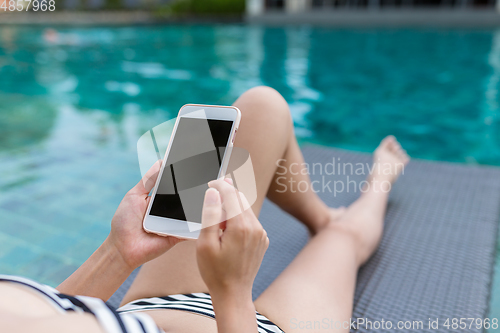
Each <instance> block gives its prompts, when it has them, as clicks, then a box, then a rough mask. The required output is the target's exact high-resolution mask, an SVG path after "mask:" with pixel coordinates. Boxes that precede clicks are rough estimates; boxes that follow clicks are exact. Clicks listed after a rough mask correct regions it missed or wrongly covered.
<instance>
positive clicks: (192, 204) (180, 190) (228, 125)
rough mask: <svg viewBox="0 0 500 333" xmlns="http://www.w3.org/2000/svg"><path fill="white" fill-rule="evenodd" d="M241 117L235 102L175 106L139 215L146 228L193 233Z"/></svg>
mask: <svg viewBox="0 0 500 333" xmlns="http://www.w3.org/2000/svg"><path fill="white" fill-rule="evenodd" d="M240 119H241V112H240V110H238V108H236V107H234V106H216V105H197V104H187V105H184V106H183V107H182V108H181V109H180V111H179V115H178V116H177V119H176V122H175V125H174V128H173V131H172V135H171V136H170V142H169V144H168V147H167V151H166V153H165V157H164V159H163V163H162V165H161V169H160V172H159V174H158V179H157V180H156V184H155V187H154V189H153V191H152V193H151V200H150V202H149V206H148V209H147V211H146V215H145V216H144V222H143V227H144V230H145V231H146V232H150V233H155V234H159V235H163V236H175V237H178V238H184V239H196V238H198V236H199V233H200V229H201V212H202V208H203V200H204V196H205V191H206V190H207V189H208V184H207V183H208V182H209V181H211V180H215V179H218V178H220V177H221V176H224V175H225V172H226V169H227V165H228V162H229V157H230V155H231V148H232V146H233V142H234V139H235V135H236V132H237V130H238V126H239V123H240Z"/></svg>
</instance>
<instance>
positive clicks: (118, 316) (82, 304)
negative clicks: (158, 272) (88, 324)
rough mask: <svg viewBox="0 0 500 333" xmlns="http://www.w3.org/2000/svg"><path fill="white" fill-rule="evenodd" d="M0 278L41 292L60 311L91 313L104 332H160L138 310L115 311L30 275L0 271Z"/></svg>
mask: <svg viewBox="0 0 500 333" xmlns="http://www.w3.org/2000/svg"><path fill="white" fill-rule="evenodd" d="M0 281H5V282H12V283H18V284H21V285H24V286H27V287H29V288H31V289H33V290H34V291H36V292H37V293H38V294H40V295H41V296H43V297H44V298H45V299H46V300H47V302H49V303H50V304H51V305H52V306H53V307H54V309H56V310H57V311H59V312H60V313H68V312H80V313H83V312H86V313H90V314H92V315H94V316H95V317H96V319H97V321H98V322H99V324H100V325H101V327H102V328H103V329H104V331H105V332H106V333H161V332H163V331H162V330H160V329H159V328H158V326H156V324H155V322H154V321H153V319H152V318H151V317H149V316H147V315H145V314H141V313H130V314H126V313H118V312H116V311H115V310H114V309H113V308H111V307H110V306H108V305H107V304H106V303H105V302H103V301H102V300H100V299H98V298H94V297H87V296H68V295H64V294H61V293H60V292H59V291H57V290H56V289H54V288H52V287H49V286H46V285H42V284H39V283H37V282H35V281H32V280H30V279H26V278H22V277H18V276H11V275H1V274H0Z"/></svg>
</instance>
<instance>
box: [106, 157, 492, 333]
mask: <svg viewBox="0 0 500 333" xmlns="http://www.w3.org/2000/svg"><path fill="white" fill-rule="evenodd" d="M303 152H304V156H305V159H306V161H307V162H309V163H322V164H323V165H324V164H326V163H329V162H332V158H334V157H335V158H340V160H341V162H350V163H353V164H355V163H365V164H366V163H368V164H370V163H371V156H370V155H368V154H359V153H352V152H347V151H343V150H338V149H327V148H317V147H306V148H305V149H304V150H303ZM321 177H322V176H321V175H320V174H318V173H316V174H315V175H312V177H311V178H312V179H313V180H315V179H318V180H321ZM332 177H333V176H327V178H328V180H332V179H335V180H343V181H344V182H346V181H347V178H346V176H345V175H344V176H335V178H332ZM349 178H350V179H351V180H355V181H356V182H358V183H359V182H360V181H361V180H362V179H363V178H364V176H357V175H355V174H354V175H349ZM330 187H332V186H330ZM319 194H320V196H321V197H322V198H323V199H324V200H325V201H326V202H328V203H329V204H331V205H332V206H347V205H349V204H350V203H351V202H353V201H354V200H355V199H356V198H357V197H358V195H359V191H358V192H357V193H355V192H354V191H352V190H351V191H350V192H346V191H344V192H343V193H337V194H336V196H334V193H330V192H329V191H328V190H327V191H325V192H323V193H319ZM499 217H500V168H495V167H485V166H466V165H460V164H451V163H437V162H427V161H419V160H412V162H411V163H410V164H409V165H408V166H407V167H406V169H405V173H404V175H403V176H402V177H401V178H400V179H399V180H398V182H397V183H396V184H395V186H394V188H393V191H392V193H391V197H390V202H389V207H388V211H387V216H386V219H385V229H384V235H383V239H382V242H381V244H380V247H379V248H378V250H377V251H376V253H375V254H374V255H373V257H372V258H371V259H370V260H369V261H368V263H367V264H366V265H365V266H363V267H362V268H361V269H360V271H359V274H358V281H357V288H356V295H355V300H354V313H353V319H356V318H366V319H368V320H371V321H376V320H378V321H380V320H381V319H384V320H385V321H388V320H389V321H391V322H393V323H394V324H396V323H397V322H398V321H410V322H414V321H422V323H423V328H416V327H413V328H411V329H404V331H405V332H412V331H413V332H425V331H428V332H449V331H453V329H451V328H446V327H444V326H443V325H444V323H445V320H446V318H450V320H451V319H452V318H485V317H486V316H487V315H488V302H489V297H490V286H491V282H492V275H493V266H494V262H495V254H496V242H497V230H498V221H499ZM260 220H261V222H262V224H263V225H264V227H265V228H266V230H267V231H268V235H269V238H270V247H269V249H268V251H267V253H266V256H265V258H264V261H263V263H262V267H261V269H260V271H259V274H258V275H257V278H256V281H255V284H254V290H253V296H254V297H257V296H258V295H259V294H260V293H261V292H262V291H263V290H265V288H266V287H267V286H268V285H269V284H270V283H271V282H272V281H273V280H274V279H275V278H276V277H277V276H278V274H279V273H280V272H281V271H282V270H283V269H284V268H285V267H286V266H287V265H288V264H289V263H290V262H291V261H292V260H293V258H294V257H295V256H296V254H297V253H298V252H299V251H300V249H301V248H302V247H303V246H304V245H305V244H306V242H307V239H308V235H307V231H306V229H305V228H304V226H303V225H302V224H300V223H299V222H298V221H296V220H295V219H294V218H292V217H290V216H289V215H287V214H286V213H283V212H282V211H281V210H280V209H278V208H277V207H276V206H275V205H273V204H272V203H270V202H268V201H266V202H265V203H264V206H263V208H262V212H261V215H260ZM284 249H286V250H285V251H284ZM135 274H136V272H135V273H134V274H133V275H132V276H131V277H130V278H129V279H128V280H127V281H126V282H125V283H124V284H123V285H122V287H121V288H120V289H119V290H118V291H117V292H116V294H115V295H113V297H112V298H111V299H110V301H109V303H110V304H111V305H114V306H117V305H118V304H119V302H120V300H121V298H122V297H123V295H124V294H125V292H126V291H127V290H128V288H129V287H130V284H131V282H132V281H133V278H134V277H135ZM429 318H430V319H431V320H435V319H436V318H439V327H438V329H430V328H429V326H428V325H429ZM283 329H285V330H286V328H283ZM358 331H359V332H365V331H370V329H365V328H363V327H362V328H360V329H358ZM379 331H384V332H396V331H397V332H401V331H402V330H401V329H399V330H398V329H397V328H396V327H393V328H392V329H385V330H379ZM454 331H468V332H481V331H482V329H478V328H476V327H475V326H474V327H472V328H470V329H469V327H467V329H466V330H454Z"/></svg>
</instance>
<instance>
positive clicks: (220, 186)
mask: <svg viewBox="0 0 500 333" xmlns="http://www.w3.org/2000/svg"><path fill="white" fill-rule="evenodd" d="M208 186H209V187H211V188H214V189H216V190H217V191H219V193H220V196H221V200H222V205H223V209H224V211H225V219H226V220H227V222H228V223H227V226H228V227H229V224H230V223H231V220H233V219H235V218H237V217H238V216H240V215H241V213H242V209H241V206H240V198H239V195H238V190H237V189H235V188H234V187H233V186H231V185H229V184H228V183H227V182H225V181H224V180H222V179H219V180H214V181H211V182H210V183H208Z"/></svg>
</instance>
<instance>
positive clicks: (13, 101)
mask: <svg viewBox="0 0 500 333" xmlns="http://www.w3.org/2000/svg"><path fill="white" fill-rule="evenodd" d="M47 28H48V27H43V28H40V27H6V26H4V27H0V175H1V177H0V244H1V246H0V272H2V273H7V274H20V275H25V276H29V277H32V278H35V279H38V280H40V281H42V282H44V283H48V284H51V285H57V284H58V283H59V282H61V281H62V280H63V279H64V278H66V277H67V276H68V275H69V274H70V273H71V272H72V271H73V270H74V269H75V268H76V267H77V266H78V265H80V264H81V263H82V262H83V261H84V260H85V259H86V258H87V257H88V256H89V255H90V254H91V253H92V252H93V251H94V249H95V248H96V247H97V246H98V245H99V244H100V243H101V242H102V241H103V240H104V238H105V237H106V235H107V233H108V231H109V221H110V219H111V217H112V215H113V212H114V210H115V209H116V207H117V205H118V203H119V202H120V200H121V198H122V196H123V195H124V194H125V192H126V191H127V190H128V189H129V188H130V187H132V186H133V185H134V184H135V183H136V182H137V181H138V179H139V177H140V173H139V166H138V163H137V157H136V151H135V149H136V142H137V139H138V138H139V136H140V135H141V134H142V133H144V132H145V131H146V130H148V129H149V128H151V127H153V126H155V125H157V124H159V123H161V122H163V121H165V120H167V119H169V118H171V117H173V116H175V114H176V113H177V111H178V109H179V108H180V106H181V105H183V104H185V103H203V104H230V103H232V102H233V101H234V100H235V99H236V98H237V97H238V96H239V95H240V94H241V93H242V92H244V91H245V90H246V89H248V88H250V87H253V86H255V85H261V84H265V85H270V86H272V87H274V88H276V89H277V90H278V91H280V92H281V93H282V94H283V96H284V97H285V98H286V99H287V101H288V102H289V103H290V108H291V112H292V115H293V118H294V122H295V126H296V133H297V136H298V137H299V139H300V141H301V143H306V142H312V143H315V144H321V145H327V146H335V147H341V148H347V149H352V150H358V151H371V150H373V149H374V147H376V145H377V143H378V142H379V141H380V139H382V138H383V137H384V136H385V135H387V134H394V135H396V136H397V137H398V139H399V140H400V141H401V142H402V144H403V146H404V147H405V148H406V149H407V151H408V152H409V154H410V155H412V156H413V157H417V158H424V159H432V160H442V161H452V162H460V163H480V164H491V165H500V114H499V101H500V99H499V95H498V89H499V86H500V82H499V81H500V31H480V30H477V31H468V30H329V29H322V28H309V27H293V28H292V27H291V28H264V27H258V26H253V27H248V26H239V25H229V26H227V25H220V26H218V25H208V26H201V25H194V26H190V25H183V26H154V27H117V28H97V27H96V28H58V29H57V32H54V31H50V30H47ZM497 284H498V285H499V287H498V288H497V287H495V289H494V290H498V292H497V291H495V293H494V297H493V301H492V309H493V310H495V309H496V311H497V313H498V314H499V315H500V299H499V300H497V299H496V296H495V295H498V298H500V282H499V283H497Z"/></svg>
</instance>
